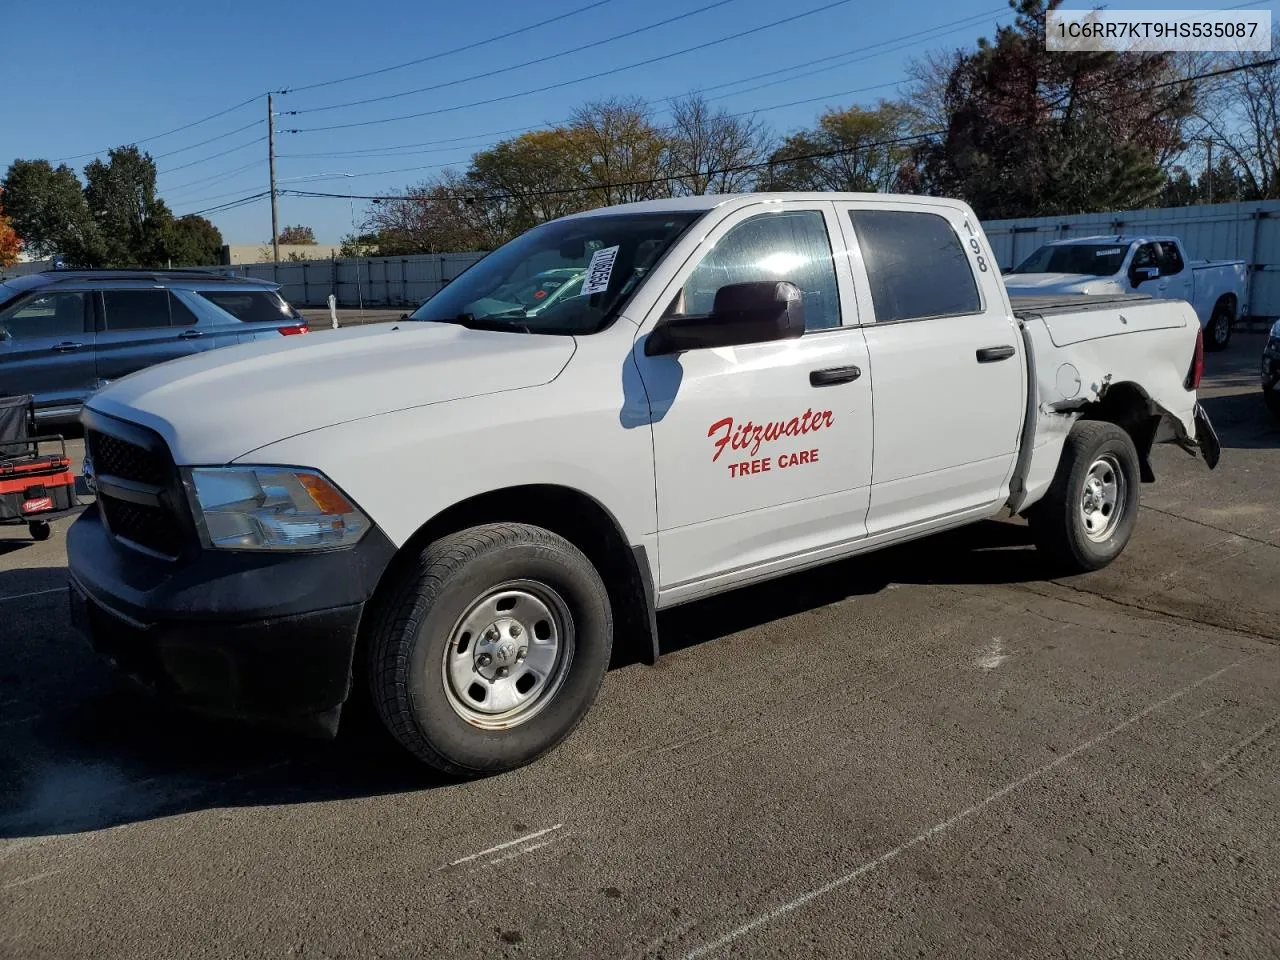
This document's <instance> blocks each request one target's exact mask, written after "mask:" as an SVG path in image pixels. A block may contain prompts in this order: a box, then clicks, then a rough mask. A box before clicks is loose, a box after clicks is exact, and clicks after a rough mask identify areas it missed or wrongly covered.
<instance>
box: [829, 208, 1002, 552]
mask: <svg viewBox="0 0 1280 960" xmlns="http://www.w3.org/2000/svg"><path fill="white" fill-rule="evenodd" d="M837 207H838V208H839V210H840V213H841V223H842V226H843V227H844V229H845V230H846V238H847V243H848V246H849V255H850V264H851V266H852V267H853V272H854V276H855V278H856V282H857V286H858V288H859V294H860V296H863V297H865V298H866V299H867V300H869V301H870V304H869V310H868V311H867V312H869V313H871V314H872V315H873V316H874V318H875V322H874V323H868V324H865V325H864V326H863V328H862V329H863V332H864V333H865V335H866V342H867V351H868V354H869V356H870V364H871V378H872V383H873V387H874V389H873V395H872V399H873V405H874V418H873V422H874V430H875V451H874V456H873V460H872V481H871V503H870V508H869V511H868V513H867V533H868V534H869V535H870V536H876V535H877V534H882V533H888V532H891V531H895V530H903V529H908V528H911V527H913V526H920V525H928V524H930V523H931V522H933V521H938V520H943V519H946V518H954V517H958V516H960V515H962V514H965V513H968V512H978V511H981V510H985V509H991V508H993V506H995V505H998V504H999V503H1000V502H1001V501H1003V500H1004V499H1005V498H1006V497H1007V496H1008V482H1009V477H1010V476H1011V474H1012V471H1013V466H1014V460H1015V458H1016V456H1017V452H1018V438H1019V431H1020V429H1021V426H1022V418H1023V406H1024V398H1025V396H1026V394H1025V390H1026V363H1025V357H1024V356H1023V347H1022V341H1021V337H1020V335H1019V332H1018V329H1017V326H1016V323H1015V321H1014V318H1013V316H1012V315H1011V314H1009V313H1007V312H1006V306H1005V304H1006V300H1005V298H1004V296H1003V291H1002V290H1001V288H1000V286H999V284H1000V275H999V273H998V272H997V271H996V269H995V259H994V257H993V256H992V254H991V250H990V248H989V247H987V246H986V243H985V238H984V237H983V236H982V234H981V232H980V231H978V230H977V229H976V228H975V224H973V223H971V222H969V221H968V220H967V219H966V217H965V215H964V214H963V213H962V212H961V211H960V210H952V209H949V208H945V207H938V206H934V205H926V204H919V205H916V204H902V203H895V204H894V205H893V206H892V207H890V206H887V205H884V204H879V205H878V204H877V203H876V202H875V201H866V202H861V201H859V202H845V203H838V204H837Z"/></svg>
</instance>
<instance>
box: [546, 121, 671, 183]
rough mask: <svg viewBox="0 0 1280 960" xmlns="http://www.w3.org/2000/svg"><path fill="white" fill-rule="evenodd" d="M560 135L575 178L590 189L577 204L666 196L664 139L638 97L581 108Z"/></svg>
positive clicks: (665, 146) (665, 142)
mask: <svg viewBox="0 0 1280 960" xmlns="http://www.w3.org/2000/svg"><path fill="white" fill-rule="evenodd" d="M560 135H561V136H562V137H564V138H565V143H566V146H567V148H568V150H569V152H570V154H571V156H572V159H573V162H574V166H575V168H576V177H575V179H577V180H578V181H579V184H580V185H582V186H590V187H593V188H594V189H592V190H590V191H589V193H584V194H583V195H582V196H581V198H580V199H579V200H578V201H576V202H577V203H579V204H581V205H583V206H587V207H603V206H611V205H613V204H615V203H633V202H635V201H637V200H652V199H654V198H655V197H663V196H669V195H670V193H671V188H670V185H669V184H668V183H667V182H666V181H665V180H664V179H663V166H664V162H665V160H666V155H667V140H666V137H665V136H664V131H662V130H660V129H659V128H658V127H657V125H655V124H654V122H653V119H652V114H651V111H650V109H649V105H648V104H647V103H646V102H645V101H644V100H643V99H641V98H640V97H628V98H614V99H612V100H600V101H596V102H594V103H588V104H586V105H585V106H582V107H579V108H578V109H577V110H576V111H574V114H573V117H572V119H571V120H570V123H569V127H568V129H567V130H564V131H561V132H560Z"/></svg>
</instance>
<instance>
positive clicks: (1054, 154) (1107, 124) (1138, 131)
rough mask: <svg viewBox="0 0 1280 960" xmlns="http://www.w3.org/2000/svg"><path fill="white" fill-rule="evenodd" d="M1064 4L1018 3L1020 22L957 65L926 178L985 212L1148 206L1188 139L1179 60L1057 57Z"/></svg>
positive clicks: (1188, 89) (923, 159) (1187, 94)
mask: <svg viewBox="0 0 1280 960" xmlns="http://www.w3.org/2000/svg"><path fill="white" fill-rule="evenodd" d="M1060 3H1061V0H1049V3H1048V5H1047V6H1046V4H1045V2H1044V0H1010V6H1011V7H1012V8H1013V10H1014V11H1015V13H1016V19H1015V22H1014V24H1013V25H1011V26H1003V27H1000V28H999V29H998V30H997V32H996V37H995V39H994V40H991V41H988V40H986V39H982V40H979V42H978V48H977V49H976V50H975V51H973V52H971V53H968V54H965V55H963V56H962V57H961V58H960V59H959V60H958V61H957V63H956V65H955V67H954V69H953V70H952V72H951V74H950V77H949V79H948V82H947V88H946V94H945V104H944V112H945V116H946V121H947V124H946V130H945V133H944V134H943V136H942V138H941V140H940V142H938V143H936V144H934V145H932V146H930V147H926V148H923V149H922V150H921V151H920V154H921V156H920V158H919V159H920V163H921V165H922V168H923V171H924V178H925V186H926V187H927V188H929V189H930V190H931V191H932V192H935V193H940V194H944V195H954V196H960V197H962V198H964V199H966V200H968V201H969V203H970V204H972V205H973V207H974V209H975V210H976V212H977V213H978V216H980V217H982V218H1000V217H1022V216H1044V215H1053V214H1070V213H1082V212H1087V211H1093V210H1114V209H1120V208H1127V207H1136V206H1143V205H1145V204H1147V203H1150V202H1153V201H1155V200H1156V199H1157V198H1158V196H1159V194H1160V191H1161V190H1162V189H1163V187H1164V184H1165V182H1166V175H1165V172H1164V169H1163V168H1162V163H1163V162H1165V161H1166V160H1167V159H1168V158H1169V157H1171V156H1173V155H1174V154H1176V153H1177V152H1178V151H1179V150H1181V149H1182V147H1183V135H1182V129H1183V125H1184V123H1185V121H1186V119H1187V117H1188V116H1190V114H1191V111H1192V109H1193V107H1194V105H1195V103H1194V93H1195V90H1194V87H1193V85H1191V84H1189V83H1178V82H1176V81H1177V79H1178V63H1177V61H1176V60H1175V59H1174V58H1172V57H1170V56H1168V55H1165V54H1148V53H1144V54H1128V53H1126V54H1115V53H1099V52H1072V53H1049V52H1047V51H1046V50H1045V33H1044V29H1045V13H1046V10H1047V9H1053V8H1055V7H1057V6H1058V5H1059V4H1060ZM1169 81H1174V82H1172V83H1170V82H1169Z"/></svg>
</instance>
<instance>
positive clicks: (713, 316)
mask: <svg viewBox="0 0 1280 960" xmlns="http://www.w3.org/2000/svg"><path fill="white" fill-rule="evenodd" d="M801 336H804V297H803V295H802V294H801V293H800V288H799V287H797V286H796V285H795V284H794V283H790V282H788V281H786V280H761V281H753V282H750V283H731V284H728V285H726V286H723V287H720V289H718V290H717V291H716V295H715V302H714V304H713V305H712V308H711V312H710V313H709V314H705V315H700V316H677V317H670V318H668V319H665V320H662V321H659V323H658V325H657V326H656V327H655V328H654V330H653V332H652V333H651V334H649V336H648V338H647V339H646V341H645V347H644V352H645V353H646V354H647V355H648V356H660V355H663V354H672V353H681V352H683V351H685V350H704V349H708V348H712V347H735V346H743V345H745V344H749V343H769V342H771V341H775V340H794V339H796V338H797V337H801Z"/></svg>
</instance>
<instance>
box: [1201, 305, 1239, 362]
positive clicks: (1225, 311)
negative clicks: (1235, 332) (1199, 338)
mask: <svg viewBox="0 0 1280 960" xmlns="http://www.w3.org/2000/svg"><path fill="white" fill-rule="evenodd" d="M1233 313H1234V311H1233V310H1232V309H1231V307H1230V306H1229V305H1228V304H1225V303H1219V304H1218V305H1217V306H1215V307H1214V308H1213V313H1212V315H1210V317H1209V323H1208V324H1207V325H1206V326H1205V328H1204V348H1205V349H1206V350H1213V351H1218V350H1225V349H1227V344H1228V343H1230V342H1231V324H1232V322H1233V320H1234V319H1235V318H1234V317H1233V316H1232V314H1233Z"/></svg>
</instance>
